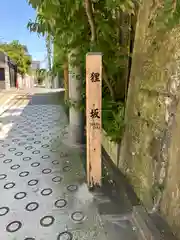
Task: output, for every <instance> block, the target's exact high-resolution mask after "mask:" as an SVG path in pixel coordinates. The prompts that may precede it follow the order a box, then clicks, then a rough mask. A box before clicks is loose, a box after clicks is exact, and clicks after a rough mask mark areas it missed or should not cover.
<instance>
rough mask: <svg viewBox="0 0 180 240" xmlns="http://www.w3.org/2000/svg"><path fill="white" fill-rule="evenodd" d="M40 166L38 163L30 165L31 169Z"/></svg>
mask: <svg viewBox="0 0 180 240" xmlns="http://www.w3.org/2000/svg"><path fill="white" fill-rule="evenodd" d="M39 165H40V163H39V162H33V163H31V167H38V166H39Z"/></svg>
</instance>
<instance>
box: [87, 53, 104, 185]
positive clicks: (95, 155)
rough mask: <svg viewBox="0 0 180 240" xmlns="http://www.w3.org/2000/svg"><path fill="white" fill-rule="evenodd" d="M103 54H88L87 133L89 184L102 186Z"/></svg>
mask: <svg viewBox="0 0 180 240" xmlns="http://www.w3.org/2000/svg"><path fill="white" fill-rule="evenodd" d="M101 105H102V54H101V53H88V54H87V55H86V134H87V139H86V140H87V148H86V149H87V150H86V151H87V181H88V186H89V187H93V186H101V178H102V167H101V131H102V130H101V129H102V126H101V125H102V123H101V121H102V120H101Z"/></svg>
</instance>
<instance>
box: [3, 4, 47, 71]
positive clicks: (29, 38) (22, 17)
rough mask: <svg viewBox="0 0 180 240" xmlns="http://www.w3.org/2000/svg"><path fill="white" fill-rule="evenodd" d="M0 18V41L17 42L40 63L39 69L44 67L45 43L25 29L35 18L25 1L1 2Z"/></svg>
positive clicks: (33, 11)
mask: <svg viewBox="0 0 180 240" xmlns="http://www.w3.org/2000/svg"><path fill="white" fill-rule="evenodd" d="M0 16H1V17H0V41H1V42H10V41H12V40H19V42H20V43H21V44H23V45H26V46H27V48H28V51H29V54H30V55H32V58H33V60H39V61H41V67H46V61H45V58H46V47H45V41H44V39H43V38H42V37H41V38H40V37H38V35H37V34H36V33H30V32H29V30H28V29H27V27H26V26H27V23H28V21H29V19H32V20H34V19H35V16H36V13H35V10H34V9H32V8H31V6H29V5H28V3H27V0H5V1H1V4H0Z"/></svg>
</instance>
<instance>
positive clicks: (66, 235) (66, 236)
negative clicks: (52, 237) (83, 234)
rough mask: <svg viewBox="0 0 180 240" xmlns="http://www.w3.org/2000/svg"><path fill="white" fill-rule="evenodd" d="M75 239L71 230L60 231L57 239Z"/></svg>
mask: <svg viewBox="0 0 180 240" xmlns="http://www.w3.org/2000/svg"><path fill="white" fill-rule="evenodd" d="M72 239H73V235H72V233H70V232H67V231H65V232H61V233H59V235H58V237H57V240H72Z"/></svg>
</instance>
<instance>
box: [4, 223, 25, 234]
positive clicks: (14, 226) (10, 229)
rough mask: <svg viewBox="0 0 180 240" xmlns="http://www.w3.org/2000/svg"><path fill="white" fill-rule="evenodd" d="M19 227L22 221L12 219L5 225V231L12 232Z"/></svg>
mask: <svg viewBox="0 0 180 240" xmlns="http://www.w3.org/2000/svg"><path fill="white" fill-rule="evenodd" d="M21 227H22V223H21V222H20V221H13V222H10V223H9V224H8V225H7V227H6V231H7V232H11V233H13V232H16V231H18V230H19V229H20V228H21Z"/></svg>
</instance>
